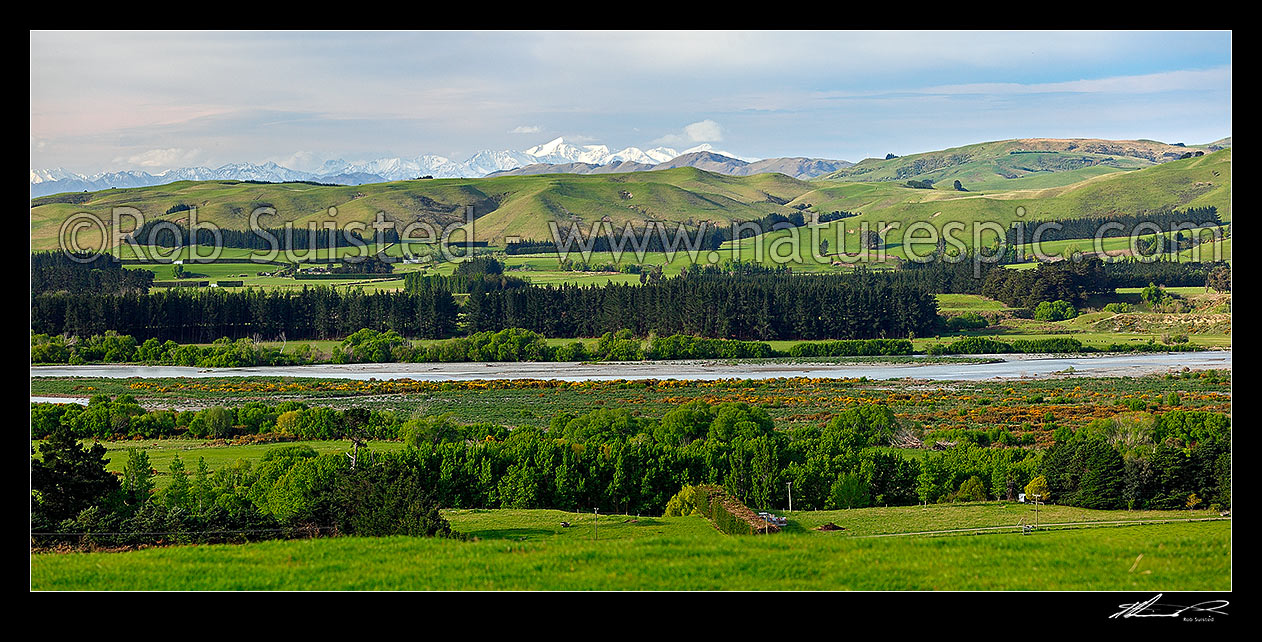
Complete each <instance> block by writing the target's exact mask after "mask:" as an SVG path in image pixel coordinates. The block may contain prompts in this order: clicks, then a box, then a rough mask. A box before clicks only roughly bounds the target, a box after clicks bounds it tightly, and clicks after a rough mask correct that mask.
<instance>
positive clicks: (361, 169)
mask: <svg viewBox="0 0 1262 642" xmlns="http://www.w3.org/2000/svg"><path fill="white" fill-rule="evenodd" d="M692 152H711V153H714V154H721V155H723V156H729V157H731V158H738V159H740V160H744V161H752V160H757V159H749V158H740V157H738V156H736V155H734V154H729V153H727V152H722V151H717V150H714V149H713V148H712V147H711V146H710V145H709V144H701V145H697V146H696V147H693V148H690V149H686V150H684V151H683V152H682V154H688V153H692ZM680 155H681V152H676V151H675V150H674V149H671V148H669V147H654V148H653V149H650V150H647V151H645V150H643V149H640V148H639V147H625V148H623V149H620V150H618V151H616V152H610V150H609V147H608V146H606V145H575V144H573V143H570V142H568V141H566V140H565V138H564V137H561V136H558V137H556V138H554V139H552V140H550V141H548V142H546V143H543V144H541V145H535V146H534V147H531V148H529V149H527V150H525V151H518V150H511V149H508V150H499V151H497V150H490V149H484V150H482V151H480V152H478V153H476V154H474V155H473V156H471V157H469V159H468V160H466V161H464V162H457V161H453V160H451V159H449V158H445V157H443V156H435V155H432V154H422V155H420V156H417V157H415V158H378V159H375V160H370V161H357V162H347V161H345V160H343V159H340V158H339V159H332V160H326V161H324V163H323V164H322V165H321V166H320V167H319V168H318V169H316V170H314V171H310V172H304V171H298V170H293V169H289V168H288V167H285V166H283V165H280V164H278V163H276V162H275V161H266V162H264V163H228V164H225V165H221V166H219V167H217V168H214V169H211V168H208V167H180V168H173V169H168V170H166V171H163V172H161V173H158V174H150V173H148V172H144V171H120V172H101V173H99V174H95V175H92V176H86V175H83V174H76V173H74V172H70V171H67V170H65V169H62V168H53V169H32V170H30V172H31V183H30V184H31V195H32V196H45V195H48V194H56V193H59V192H79V191H96V190H102V189H109V188H111V187H147V186H150V185H163V184H166V183H171V182H174V181H206V180H253V181H267V182H276V183H280V182H287V181H315V182H332V183H339V184H343V185H358V184H362V183H368V182H385V181H401V180H411V179H414V178H418V177H420V176H433V177H434V178H480V177H482V176H486V175H487V174H492V173H495V172H504V171H509V170H514V169H517V168H519V167H525V166H527V165H534V164H540V163H542V164H548V165H559V164H566V163H584V164H587V165H608V164H611V163H638V164H641V165H659V164H662V163H666V162H669V161H671V160H673V159H674V158H676V157H678V156H680Z"/></svg>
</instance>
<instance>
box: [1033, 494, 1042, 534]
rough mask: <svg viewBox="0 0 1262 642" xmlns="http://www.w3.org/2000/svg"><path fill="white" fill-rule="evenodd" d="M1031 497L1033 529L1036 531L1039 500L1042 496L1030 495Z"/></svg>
mask: <svg viewBox="0 0 1262 642" xmlns="http://www.w3.org/2000/svg"><path fill="white" fill-rule="evenodd" d="M1031 497H1033V498H1034V528H1035V529H1038V527H1039V499H1040V498H1041V497H1043V496H1042V495H1031Z"/></svg>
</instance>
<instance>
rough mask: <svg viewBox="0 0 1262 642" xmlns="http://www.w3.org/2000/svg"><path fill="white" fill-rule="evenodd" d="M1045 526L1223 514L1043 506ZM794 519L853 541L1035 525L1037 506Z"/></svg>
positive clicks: (795, 526)
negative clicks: (832, 527) (835, 528)
mask: <svg viewBox="0 0 1262 642" xmlns="http://www.w3.org/2000/svg"><path fill="white" fill-rule="evenodd" d="M1038 513H1039V514H1038V521H1039V523H1040V524H1067V523H1072V522H1109V521H1141V520H1164V519H1205V518H1212V517H1217V516H1218V513H1216V512H1213V511H1208V510H1199V511H1160V510H1135V511H1116V510H1091V509H1087V508H1075V507H1073V506H1056V505H1054V504H1053V505H1040V506H1039V510H1038ZM776 514H784V515H786V516H788V518H789V527H788V528H787V529H786V530H789V531H793V532H805V533H814V534H818V535H821V536H826V537H854V536H864V535H885V534H890V533H912V532H920V531H939V530H951V529H968V528H990V527H997V526H1008V527H1011V526H1017V525H1019V524H1034V519H1035V516H1034V506H1033V505H1031V504H1022V503H1014V502H983V503H969V504H959V505H954V504H931V505H928V506H892V507H887V508H854V509H850V510H835V511H795V512H792V513H781V512H779V511H776ZM830 522H831V523H833V524H836V525H838V526H841V527H843V528H845V529H846V530H844V531H831V532H821V531H816V530H814V529H815V528H818V527H819V526H822V525H824V524H827V523H830Z"/></svg>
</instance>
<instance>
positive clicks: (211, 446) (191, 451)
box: [31, 439, 403, 488]
mask: <svg viewBox="0 0 1262 642" xmlns="http://www.w3.org/2000/svg"><path fill="white" fill-rule="evenodd" d="M39 443H40V442H38V441H32V442H31V447H32V449H33V451H35V452H38V446H39ZM84 443H85V444H90V443H91V442H90V441H88V440H85V441H84ZM99 443H100V444H101V445H102V446H105V459H106V464H105V469H106V470H108V471H110V472H112V473H120V474H121V473H122V472H123V467H124V466H126V464H127V458H128V456H129V453H128V450H129V449H132V448H136V449H139V450H141V451H144V452H145V453H146V454H148V455H149V464H150V465H151V466H152V467H153V469H154V470H156V471H157V477H156V484H157V487H158V488H165V487H166V486H167V485H168V484H170V483H171V477H170V473H169V472H168V471H169V470H170V469H171V462H173V461H175V458H176V456H177V455H178V456H179V458H180V459H181V460H182V461H183V462H184V469H185V470H187V471H193V470H196V469H197V460H198V459H205V460H206V465H207V466H209V467H210V470H211V471H212V472H213V471H216V470H219V469H220V468H224V467H227V466H230V465H232V464H234V463H236V462H237V461H242V460H244V461H249V462H252V463H254V464H257V463H258V462H259V461H261V460H262V458H263V454H264V453H266V452H267V451H268V449H271V448H275V447H277V446H290V445H302V446H310V447H311V448H314V449H315V450H316V452H319V453H321V454H323V453H336V452H350V450H351V442H350V441H348V440H330V441H291V442H283V443H272V444H247V445H236V446H229V445H225V444H222V443H215V442H208V441H206V440H204V439H146V440H124V441H102V442H99ZM370 448H371V449H372V450H374V451H379V452H389V451H392V450H400V449H402V448H403V443H402V442H390V441H373V442H370Z"/></svg>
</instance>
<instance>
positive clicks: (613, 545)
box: [31, 506, 1232, 591]
mask: <svg viewBox="0 0 1262 642" xmlns="http://www.w3.org/2000/svg"><path fill="white" fill-rule="evenodd" d="M982 508H983V509H988V508H989V507H982ZM865 510H866V511H868V512H869V513H871V514H873V515H874V517H876V519H875V520H869V521H878V522H879V521H881V520H880V519H879V513H880V511H882V510H884V509H865ZM905 510H909V511H910V510H915V509H905ZM932 510H935V511H952V510H953V511H958V512H959V513H960V516H959V517H956V518H953V519H951V520H950V523H952V524H959V523H989V522H988V521H987V520H986V519H984V518H982V519H980V520H972V519H970V517H969V516H968V514H969V512H970V511H971V510H973V509H972V508H971V507H966V506H961V507H946V508H937V507H935V508H934V509H932ZM854 512H855V513H859V512H860V511H854ZM446 515H447V517H448V518H449V519H450V520H451V522H452V525H453V527H454V528H455V529H456V530H457V531H462V532H466V533H469V534H472V535H473V536H475V537H476V538H478V539H477V541H471V542H459V541H450V540H443V539H414V538H403V537H387V538H371V539H364V538H333V539H316V540H302V541H278V542H265V543H258V544H245V545H217V546H197V547H181V546H177V547H169V548H158V549H150V550H142V551H134V552H127V553H72V554H64V555H55V554H53V555H47V554H38V555H33V556H32V558H31V583H32V588H34V589H36V590H68V589H89V590H101V589H108V590H138V589H139V590H163V589H167V590H170V589H177V590H206V589H219V590H222V589H232V590H238V589H246V590H278V589H279V590H284V589H291V590H293V589H296V590H329V589H334V590H338V589H341V590H377V589H403V590H488V589H493V590H540V589H542V590H646V589H647V590H653V589H659V590H661V589H665V590H749V589H753V590H759V589H774V590H1152V591H1156V590H1220V591H1221V590H1230V589H1231V587H1232V585H1231V567H1230V548H1231V526H1230V523H1229V522H1225V521H1218V522H1189V523H1176V524H1159V525H1143V526H1122V527H1118V526H1101V527H1096V528H1081V529H1065V530H1045V531H1037V532H1035V533H1032V534H1030V535H1020V534H1017V533H1004V534H985V535H965V536H959V535H956V536H945V537H924V536H917V537H895V538H873V539H856V538H853V537H847V536H844V535H843V536H836V534H834V533H820V532H816V531H809V530H807V531H804V532H800V533H798V532H785V533H780V534H776V535H772V536H752V537H749V536H747V537H732V536H725V535H723V534H721V533H719V532H717V531H715V530H714V528H713V527H711V526H710V525H709V524H707V523H706V522H705V520H704V519H702V518H700V517H671V518H664V517H643V516H642V517H638V518H637V517H633V516H624V515H602V516H601V517H600V521H599V524H598V525H597V526H596V527H595V528H593V526H592V524H591V523H590V522H591V520H592V516H591V515H580V516H577V517H576V516H575V514H574V513H566V512H562V511H512V510H509V511H500V510H495V511H478V510H460V511H447V512H446ZM794 519H797V518H796V516H795V517H794ZM829 519H833V518H832V517H830V518H829ZM837 519H840V520H841V521H842V522H843V523H849V522H847V520H846V519H845V518H844V517H837ZM562 521H569V522H571V523H572V524H574V526H573V527H571V528H561V527H560V523H561V522H562ZM803 521H804V522H805V521H806V520H803ZM806 523H809V522H806ZM855 523H859V521H858V520H856V522H855ZM929 523H930V522H928V521H925V522H922V524H929ZM913 527H916V526H913ZM916 528H919V527H916ZM593 531H595V532H593ZM596 537H598V538H599V539H595V538H596Z"/></svg>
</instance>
